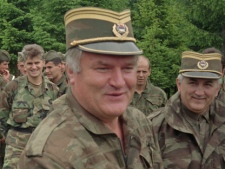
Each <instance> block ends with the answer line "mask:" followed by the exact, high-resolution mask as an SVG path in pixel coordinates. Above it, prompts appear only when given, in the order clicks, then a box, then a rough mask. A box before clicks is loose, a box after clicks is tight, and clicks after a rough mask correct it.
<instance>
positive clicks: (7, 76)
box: [3, 69, 10, 82]
mask: <svg viewBox="0 0 225 169" xmlns="http://www.w3.org/2000/svg"><path fill="white" fill-rule="evenodd" d="M9 76H10V73H9V70H6V69H5V70H4V73H3V78H4V79H5V80H6V81H7V82H8V81H9Z"/></svg>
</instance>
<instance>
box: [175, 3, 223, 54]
mask: <svg viewBox="0 0 225 169" xmlns="http://www.w3.org/2000/svg"><path fill="white" fill-rule="evenodd" d="M177 2H178V3H179V4H180V8H179V9H180V13H182V14H183V15H184V18H185V20H186V21H187V22H189V24H190V25H191V29H185V30H184V32H185V33H186V34H188V35H189V42H188V47H189V48H191V49H193V50H195V51H201V50H202V49H204V48H207V47H212V46H214V47H217V48H218V49H222V51H223V52H225V21H224V20H223V18H224V17H225V3H224V1H214V0H183V1H179V0H177ZM185 11H186V12H185Z"/></svg>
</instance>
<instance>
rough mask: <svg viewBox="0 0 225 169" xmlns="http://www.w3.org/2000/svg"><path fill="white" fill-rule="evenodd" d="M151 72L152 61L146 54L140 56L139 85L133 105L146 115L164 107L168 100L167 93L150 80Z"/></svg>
mask: <svg viewBox="0 0 225 169" xmlns="http://www.w3.org/2000/svg"><path fill="white" fill-rule="evenodd" d="M150 74H151V65H150V61H149V60H148V58H146V57H145V56H139V57H138V70H137V85H136V91H135V92H134V97H133V99H132V102H131V105H132V106H134V107H136V108H137V109H139V110H141V111H142V112H143V113H144V114H145V115H146V116H148V115H149V114H150V113H152V112H153V111H154V110H156V109H158V108H160V107H164V106H165V104H166V102H167V96H166V93H165V92H164V91H163V90H162V89H161V88H159V87H157V86H154V85H153V84H152V83H151V82H150V80H148V77H149V76H150Z"/></svg>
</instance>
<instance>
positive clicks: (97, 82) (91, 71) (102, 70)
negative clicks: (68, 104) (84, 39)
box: [67, 52, 137, 121]
mask: <svg viewBox="0 0 225 169" xmlns="http://www.w3.org/2000/svg"><path fill="white" fill-rule="evenodd" d="M80 66H81V71H80V72H79V73H73V72H72V71H70V69H68V67H67V74H68V76H69V79H70V84H71V90H72V92H73V95H74V96H75V97H76V99H77V100H78V102H79V103H80V104H81V105H82V106H83V107H84V108H85V109H86V110H87V111H88V112H90V113H91V114H93V115H94V116H96V117H98V118H99V119H101V120H102V121H107V120H113V119H115V118H116V117H118V116H120V115H122V114H123V113H124V112H125V110H126V108H127V106H128V105H129V103H130V101H131V99H132V97H133V93H134V89H135V84H136V71H137V69H136V57H135V56H113V55H100V54H93V53H87V52H83V54H82V57H81V63H80Z"/></svg>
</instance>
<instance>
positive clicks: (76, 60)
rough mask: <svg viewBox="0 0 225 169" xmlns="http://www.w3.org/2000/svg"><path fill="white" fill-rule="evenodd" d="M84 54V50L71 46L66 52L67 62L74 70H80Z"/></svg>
mask: <svg viewBox="0 0 225 169" xmlns="http://www.w3.org/2000/svg"><path fill="white" fill-rule="evenodd" d="M81 56H82V50H80V49H79V48H77V47H75V48H70V49H69V50H68V51H67V52H66V64H67V65H68V67H69V68H71V69H72V70H73V71H74V72H77V73H78V72H80V71H81V70H80V59H81Z"/></svg>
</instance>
